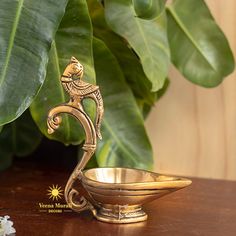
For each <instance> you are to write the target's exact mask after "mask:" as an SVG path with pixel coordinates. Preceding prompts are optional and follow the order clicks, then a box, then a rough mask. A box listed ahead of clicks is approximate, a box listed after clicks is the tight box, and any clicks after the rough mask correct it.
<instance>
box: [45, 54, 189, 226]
mask: <svg viewBox="0 0 236 236" xmlns="http://www.w3.org/2000/svg"><path fill="white" fill-rule="evenodd" d="M82 77H83V66H82V65H81V64H80V63H79V61H78V60H77V59H76V58H75V57H72V58H71V61H70V63H69V64H68V65H67V67H66V69H65V71H64V73H63V75H62V76H61V83H62V86H63V87H64V89H65V90H66V91H67V92H68V93H69V95H70V100H69V102H68V103H64V104H61V105H58V106H56V107H54V108H52V109H51V110H50V111H49V114H48V119H47V125H48V133H49V134H52V133H53V132H54V131H55V130H56V129H57V128H58V127H59V125H60V123H61V121H62V119H61V116H60V115H61V114H62V113H67V114H69V115H71V116H73V117H75V118H76V119H77V120H78V121H79V122H80V124H81V125H82V127H83V128H84V131H85V142H84V144H83V147H82V149H83V156H82V158H81V160H80V162H79V163H78V164H77V166H76V167H75V169H74V171H73V172H72V174H71V176H70V177H69V180H68V182H67V184H66V187H65V192H64V193H65V199H66V202H67V203H68V205H69V206H70V207H71V209H72V210H74V211H76V212H81V211H84V210H87V209H89V210H91V211H92V213H93V215H94V217H95V218H96V219H98V220H100V221H104V222H109V223H132V222H140V221H144V220H146V219H147V214H146V213H145V212H144V211H143V210H142V205H143V204H145V203H147V202H149V201H152V200H155V199H157V198H159V197H162V196H164V195H166V194H168V193H171V192H174V191H176V190H179V189H181V188H184V187H186V186H188V185H190V184H191V180H189V179H186V178H181V177H174V176H166V175H161V174H157V173H153V172H149V171H145V170H139V169H131V168H123V167H122V168H120V167H114V168H94V169H89V170H84V167H85V166H86V164H87V163H88V161H89V159H90V158H91V157H92V155H93V154H94V152H95V150H96V145H97V137H98V138H99V139H102V136H101V133H100V126H101V122H102V117H103V113H104V109H103V100H102V96H101V93H100V90H99V87H98V86H96V85H92V84H89V83H87V82H85V81H83V80H82ZM86 98H91V99H93V100H94V101H95V103H96V107H97V110H96V111H97V112H96V120H95V124H94V123H93V122H92V121H91V119H90V117H89V116H88V115H87V114H86V112H85V110H84V107H83V104H82V101H83V100H84V99H86ZM78 180H79V181H80V183H81V184H82V185H83V187H84V189H85V190H86V191H87V193H88V194H87V195H88V196H89V197H85V196H82V195H81V194H80V193H79V191H78V190H76V188H75V183H76V182H77V181H78Z"/></svg>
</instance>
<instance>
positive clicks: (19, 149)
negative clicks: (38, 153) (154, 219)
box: [0, 110, 42, 170]
mask: <svg viewBox="0 0 236 236" xmlns="http://www.w3.org/2000/svg"><path fill="white" fill-rule="evenodd" d="M41 138H42V135H41V133H40V132H39V130H38V128H37V126H36V125H35V123H34V122H33V120H32V118H31V116H30V113H29V111H28V110H27V111H26V112H24V113H23V115H22V116H21V117H19V118H18V119H17V120H15V121H13V122H11V123H9V124H7V125H5V126H4V127H3V130H2V132H1V133H0V170H2V169H4V168H7V167H8V166H9V165H10V164H11V161H12V156H13V155H16V156H19V157H21V156H26V155H29V154H30V153H32V152H33V151H34V150H35V149H36V148H37V147H38V145H39V143H40V141H41Z"/></svg>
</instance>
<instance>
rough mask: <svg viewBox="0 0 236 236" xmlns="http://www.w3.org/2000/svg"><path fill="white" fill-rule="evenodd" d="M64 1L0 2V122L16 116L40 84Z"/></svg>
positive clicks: (64, 4)
mask: <svg viewBox="0 0 236 236" xmlns="http://www.w3.org/2000/svg"><path fill="white" fill-rule="evenodd" d="M66 2H67V0H58V1H51V0H40V1H32V0H11V1H9V0H1V1H0V48H1V53H0V125H2V124H5V123H8V122H10V121H12V120H14V119H16V118H17V117H18V116H20V115H21V114H22V113H23V112H24V111H25V110H26V109H27V108H28V107H29V105H30V103H31V102H32V99H33V98H34V96H35V94H36V93H37V92H38V90H39V88H40V86H41V85H42V83H43V81H44V78H45V73H46V65H47V62H48V51H49V49H50V45H51V42H52V39H53V37H54V34H55V31H56V29H57V27H58V25H59V22H60V20H61V18H62V15H63V13H64V10H65V6H66Z"/></svg>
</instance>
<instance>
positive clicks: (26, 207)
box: [0, 155, 236, 236]
mask: <svg viewBox="0 0 236 236" xmlns="http://www.w3.org/2000/svg"><path fill="white" fill-rule="evenodd" d="M48 158H50V155H48ZM68 175H69V171H65V168H64V170H63V169H57V168H56V163H55V166H54V167H53V168H49V167H48V165H45V164H44V163H42V164H40V165H39V164H36V163H34V164H32V163H26V161H19V162H18V163H15V165H14V166H13V167H11V168H10V169H8V170H7V171H5V172H2V173H0V183H1V185H0V216H4V215H9V216H10V217H11V220H12V221H13V222H14V227H15V228H16V235H17V236H46V235H47V236H57V235H60V236H75V235H81V236H90V235H91V236H100V235H101V236H115V235H118V236H119V235H120V236H121V235H122V236H125V235H127V236H139V235H145V236H146V235H147V236H156V235H158V236H173V235H174V236H185V235H186V236H201V235H202V236H222V235H227V236H235V235H236V224H235V219H236V201H235V195H236V182H235V181H221V180H220V181H219V180H206V179H193V184H192V185H191V186H190V187H187V188H186V189H182V190H179V191H177V192H175V193H172V194H170V195H168V196H166V197H163V198H161V199H158V200H156V201H154V202H151V203H149V204H147V205H146V206H145V211H146V212H147V213H148V216H149V219H148V221H146V222H143V223H135V224H124V225H122V224H117V225H116V224H109V223H102V222H99V221H97V220H95V219H94V218H93V217H92V215H91V214H90V213H89V212H82V213H81V214H77V213H74V212H63V213H47V212H39V207H38V204H39V203H47V204H52V203H55V202H57V201H52V200H49V199H48V196H47V189H48V187H49V186H52V184H54V185H56V184H58V185H59V186H61V187H62V188H64V186H65V183H66V180H67V178H68ZM16 177H17V178H16ZM58 202H60V203H61V204H63V203H64V199H61V200H59V201H58Z"/></svg>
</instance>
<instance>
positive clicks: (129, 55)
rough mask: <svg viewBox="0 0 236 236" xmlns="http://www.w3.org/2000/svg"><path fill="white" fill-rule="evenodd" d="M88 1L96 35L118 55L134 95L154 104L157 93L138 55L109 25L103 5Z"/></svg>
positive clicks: (92, 0)
mask: <svg viewBox="0 0 236 236" xmlns="http://www.w3.org/2000/svg"><path fill="white" fill-rule="evenodd" d="M88 3H89V4H88V5H89V10H90V16H91V19H92V23H93V30H94V35H95V36H96V37H97V38H100V39H102V40H103V41H104V42H105V43H106V45H107V46H108V47H109V49H110V50H111V51H112V53H113V54H114V55H115V56H116V58H117V60H118V62H119V64H120V67H121V69H122V71H123V73H124V76H125V79H126V81H127V82H128V84H129V86H130V88H131V89H132V91H133V93H134V96H135V97H136V98H137V99H139V100H142V101H143V102H144V103H147V104H149V105H152V104H153V103H154V102H155V100H156V94H155V93H154V92H151V83H150V81H149V80H148V79H147V77H146V75H145V74H144V72H143V69H142V65H141V63H140V61H139V59H138V57H137V55H136V54H135V53H134V52H133V51H132V50H131V49H130V48H129V47H128V45H127V43H126V42H125V41H124V40H123V39H122V38H121V37H119V36H118V35H117V34H115V33H114V32H113V31H111V30H110V28H109V27H108V26H107V24H106V21H105V18H104V10H103V7H102V5H101V4H99V3H98V2H97V1H96V0H89V1H88Z"/></svg>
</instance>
